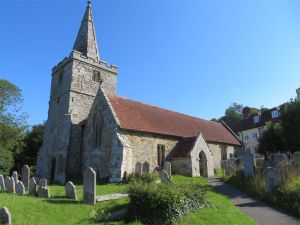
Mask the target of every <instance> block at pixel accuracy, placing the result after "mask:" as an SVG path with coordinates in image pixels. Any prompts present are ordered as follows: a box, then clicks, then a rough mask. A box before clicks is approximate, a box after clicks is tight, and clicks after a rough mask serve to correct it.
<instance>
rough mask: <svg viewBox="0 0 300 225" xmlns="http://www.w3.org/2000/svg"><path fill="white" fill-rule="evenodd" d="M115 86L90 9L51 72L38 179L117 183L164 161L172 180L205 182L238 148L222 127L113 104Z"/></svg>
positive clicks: (137, 105)
mask: <svg viewBox="0 0 300 225" xmlns="http://www.w3.org/2000/svg"><path fill="white" fill-rule="evenodd" d="M117 79H118V68H117V67H116V66H112V65H108V64H106V63H105V62H104V61H102V60H101V58H100V56H99V49H98V46H97V39H96V33H95V28H94V23H93V17H92V11H91V3H90V2H88V5H87V8H86V11H85V14H84V17H83V20H82V22H81V26H80V29H79V32H78V35H77V38H76V41H75V44H74V47H73V50H72V52H71V53H70V55H69V56H68V57H66V58H64V59H63V60H62V61H61V62H59V63H58V64H57V65H56V66H54V68H53V69H52V80H51V93H50V101H49V111H48V120H47V122H46V126H45V132H44V140H43V146H42V148H41V149H40V151H39V154H38V159H37V176H38V177H45V178H47V179H49V180H51V181H56V182H60V183H64V182H65V180H66V179H67V178H69V177H76V176H77V177H78V176H81V175H82V173H83V171H84V170H85V169H86V168H87V167H92V168H94V170H95V171H96V172H97V176H98V178H100V179H101V178H102V179H108V180H109V181H110V182H119V181H121V180H122V179H123V178H124V177H125V176H126V175H128V174H131V173H142V172H152V171H154V170H157V169H161V168H164V164H165V162H166V161H168V162H171V165H172V172H173V173H177V174H182V175H186V176H200V175H201V176H206V177H209V176H213V174H214V169H215V168H220V163H221V160H223V159H227V158H228V157H229V154H232V153H234V151H235V148H236V147H239V146H240V142H239V140H238V138H237V137H236V136H235V135H234V133H233V132H232V131H231V130H230V129H229V128H228V127H227V126H226V125H225V124H221V123H217V122H212V121H207V120H203V119H199V118H196V117H192V116H188V115H184V114H181V113H177V112H173V111H170V110H166V109H162V108H158V107H155V106H151V105H148V104H145V103H141V102H138V101H135V100H131V99H127V98H123V97H120V96H118V95H117V90H116V88H117Z"/></svg>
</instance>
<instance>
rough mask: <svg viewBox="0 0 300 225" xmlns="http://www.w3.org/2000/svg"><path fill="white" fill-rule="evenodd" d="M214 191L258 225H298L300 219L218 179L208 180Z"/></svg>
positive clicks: (299, 224)
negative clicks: (227, 199)
mask: <svg viewBox="0 0 300 225" xmlns="http://www.w3.org/2000/svg"><path fill="white" fill-rule="evenodd" d="M208 181H209V183H210V184H211V185H212V186H213V187H214V189H215V190H216V191H217V192H219V193H221V194H223V195H226V196H227V197H228V198H229V199H230V201H231V202H232V203H233V204H234V205H235V206H236V207H238V208H239V209H240V210H242V211H243V212H244V213H245V214H247V215H248V216H250V217H251V218H253V219H254V220H255V221H256V222H257V223H258V224H260V225H300V219H297V218H295V217H292V216H289V215H286V214H284V213H282V212H280V211H279V210H277V209H273V208H271V207H270V206H269V205H267V204H265V203H263V202H261V201H259V200H257V199H254V198H251V197H249V196H248V195H246V194H245V193H243V192H242V191H240V190H238V189H236V188H235V187H233V186H231V185H229V184H226V183H223V182H222V181H221V179H220V178H210V179H208Z"/></svg>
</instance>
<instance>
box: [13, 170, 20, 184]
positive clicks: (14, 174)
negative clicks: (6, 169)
mask: <svg viewBox="0 0 300 225" xmlns="http://www.w3.org/2000/svg"><path fill="white" fill-rule="evenodd" d="M12 177H13V179H14V180H15V184H16V183H18V181H19V176H18V172H17V171H14V172H13V174H12Z"/></svg>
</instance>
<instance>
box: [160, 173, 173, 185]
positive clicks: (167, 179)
mask: <svg viewBox="0 0 300 225" xmlns="http://www.w3.org/2000/svg"><path fill="white" fill-rule="evenodd" d="M159 176H160V180H161V182H162V183H171V182H172V181H171V179H170V177H169V174H168V173H167V172H166V171H165V170H162V171H159Z"/></svg>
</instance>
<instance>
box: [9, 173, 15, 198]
mask: <svg viewBox="0 0 300 225" xmlns="http://www.w3.org/2000/svg"><path fill="white" fill-rule="evenodd" d="M7 179H8V180H7V191H8V193H10V194H14V193H16V185H15V180H14V178H12V177H8V178H7Z"/></svg>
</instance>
